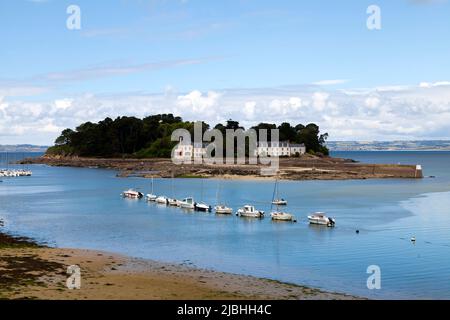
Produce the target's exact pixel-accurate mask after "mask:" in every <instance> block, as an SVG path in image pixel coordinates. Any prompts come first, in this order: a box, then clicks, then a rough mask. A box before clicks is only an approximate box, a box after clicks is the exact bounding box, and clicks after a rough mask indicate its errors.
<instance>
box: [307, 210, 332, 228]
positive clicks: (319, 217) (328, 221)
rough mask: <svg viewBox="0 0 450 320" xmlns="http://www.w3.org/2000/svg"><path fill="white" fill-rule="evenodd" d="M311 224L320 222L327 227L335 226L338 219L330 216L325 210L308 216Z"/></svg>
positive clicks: (319, 223)
mask: <svg viewBox="0 0 450 320" xmlns="http://www.w3.org/2000/svg"><path fill="white" fill-rule="evenodd" d="M308 220H309V223H310V224H318V225H322V226H327V227H334V226H335V224H336V221H335V220H334V219H333V218H329V217H327V216H326V215H325V213H323V212H316V213H314V214H311V215H309V216H308Z"/></svg>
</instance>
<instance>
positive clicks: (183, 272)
mask: <svg viewBox="0 0 450 320" xmlns="http://www.w3.org/2000/svg"><path fill="white" fill-rule="evenodd" d="M70 265H78V266H79V267H80V268H81V288H80V289H72V290H69V289H68V288H67V287H66V280H67V278H68V276H69V275H68V274H67V273H66V271H67V267H68V266H70ZM0 298H2V299H81V300H92V299H94V300H97V299H116V300H121V299H134V300H140V299H150V300H158V299H162V300H168V299H170V300H173V299H175V300H191V299H200V300H219V299H276V300H278V299H281V300H286V299H314V300H317V299H320V300H324V299H325V300H331V299H333V300H334V299H357V297H353V296H350V295H345V294H339V293H329V292H325V291H321V290H317V289H313V288H308V287H303V286H297V285H291V284H286V283H281V282H278V281H273V280H268V279H261V278H255V277H250V276H243V275H235V274H229V273H223V272H217V271H211V270H204V269H198V268H194V267H192V266H190V265H189V264H167V263H161V262H156V261H151V260H144V259H136V258H130V257H126V256H122V255H117V254H112V253H107V252H100V251H93V250H82V249H60V248H48V247H45V246H38V245H36V244H35V243H34V242H33V241H32V240H29V239H15V238H13V237H10V236H8V235H5V234H2V233H1V231H0Z"/></svg>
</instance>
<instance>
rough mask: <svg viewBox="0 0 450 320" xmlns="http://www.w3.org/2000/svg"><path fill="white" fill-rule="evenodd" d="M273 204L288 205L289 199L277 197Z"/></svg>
mask: <svg viewBox="0 0 450 320" xmlns="http://www.w3.org/2000/svg"><path fill="white" fill-rule="evenodd" d="M272 204H274V205H276V206H287V200H284V199H283V198H281V199H275V200H273V201H272Z"/></svg>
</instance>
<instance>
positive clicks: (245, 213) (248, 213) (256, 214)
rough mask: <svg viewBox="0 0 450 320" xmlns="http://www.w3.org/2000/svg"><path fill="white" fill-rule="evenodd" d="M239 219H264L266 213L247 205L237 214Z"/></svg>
mask: <svg viewBox="0 0 450 320" xmlns="http://www.w3.org/2000/svg"><path fill="white" fill-rule="evenodd" d="M236 215H237V216H239V217H247V218H264V211H261V210H256V209H255V207H254V206H250V205H245V206H243V207H242V208H239V209H238V211H237V212H236Z"/></svg>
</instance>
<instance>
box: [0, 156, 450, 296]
mask: <svg viewBox="0 0 450 320" xmlns="http://www.w3.org/2000/svg"><path fill="white" fill-rule="evenodd" d="M335 155H336V156H341V157H346V158H353V159H356V160H360V161H364V162H374V163H410V164H421V165H423V166H424V168H425V175H427V176H429V175H433V176H436V178H434V179H431V178H427V179H423V180H362V181H299V182H281V183H280V192H281V193H282V195H283V197H285V198H286V199H288V201H289V206H288V209H289V211H290V212H292V213H294V214H295V215H296V216H297V218H298V220H299V222H298V223H296V224H291V223H274V222H272V221H270V219H268V218H266V219H264V220H261V221H259V220H245V219H241V218H237V217H235V216H222V217H220V216H215V215H214V214H204V213H188V212H185V211H182V210H180V209H178V208H167V207H162V206H158V205H155V204H151V203H150V204H148V203H146V202H145V201H137V200H127V199H123V198H121V197H120V193H121V192H122V191H123V190H124V189H127V188H129V187H134V188H139V190H141V191H143V192H144V193H145V192H148V191H150V181H149V180H146V179H140V178H126V179H123V178H116V176H115V175H116V172H114V171H110V170H101V169H84V168H58V167H47V166H42V165H33V166H30V168H31V169H32V170H33V176H32V177H23V178H11V179H6V178H3V182H2V183H0V217H2V218H3V219H4V220H5V221H6V228H7V230H9V231H11V232H14V233H18V234H21V235H27V236H31V237H35V238H37V239H39V240H42V241H46V242H48V243H49V244H51V245H55V246H59V247H80V248H90V249H100V250H107V251H113V252H118V253H123V254H127V255H130V256H135V257H142V258H149V259H155V260H161V261H167V262H190V263H192V264H193V265H195V266H197V267H204V268H212V269H216V270H220V271H226V272H234V273H241V274H249V275H254V276H261V277H268V278H273V279H277V280H282V281H288V282H293V283H298V284H306V285H311V286H314V287H319V288H323V289H326V290H332V291H339V292H346V293H351V294H357V295H362V296H367V297H372V298H433V299H444V298H446V299H449V298H450V209H449V208H450V197H449V195H450V153H449V152H336V153H335ZM16 156H17V157H20V156H21V155H16ZM0 159H1V157H0ZM0 167H2V166H1V165H0ZM217 185H218V180H204V181H202V180H199V179H173V180H170V179H168V180H164V179H155V182H154V187H155V193H157V194H165V195H167V196H174V197H177V198H181V197H184V196H194V197H196V198H197V199H199V198H200V197H201V196H202V195H203V200H205V201H206V202H208V203H210V204H214V202H215V199H216V191H217ZM222 189H223V191H222V194H221V197H222V198H224V199H227V204H228V205H230V206H232V207H233V208H234V209H237V208H238V207H239V206H241V205H244V204H246V203H253V204H255V205H256V206H257V207H258V208H261V209H263V210H266V211H270V200H271V198H272V192H273V183H272V182H256V181H223V182H222ZM313 211H326V212H327V213H328V214H329V215H330V216H333V217H335V218H336V221H337V227H336V228H334V229H329V228H321V227H313V226H309V225H308V224H307V222H306V216H307V214H308V213H310V212H313ZM356 229H359V230H360V233H359V234H356V232H355V230H356ZM412 236H415V237H416V238H417V241H416V243H415V244H413V243H411V241H410V238H411V237H412ZM369 265H378V266H380V268H381V276H382V284H381V286H382V288H381V290H368V289H367V286H366V280H367V277H368V276H369V275H368V274H367V273H366V269H367V267H368V266H369Z"/></svg>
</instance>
